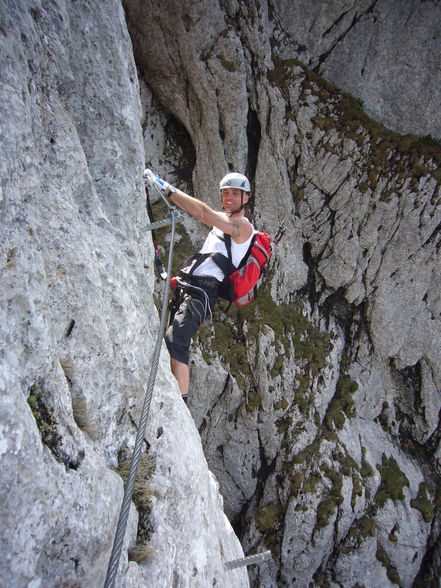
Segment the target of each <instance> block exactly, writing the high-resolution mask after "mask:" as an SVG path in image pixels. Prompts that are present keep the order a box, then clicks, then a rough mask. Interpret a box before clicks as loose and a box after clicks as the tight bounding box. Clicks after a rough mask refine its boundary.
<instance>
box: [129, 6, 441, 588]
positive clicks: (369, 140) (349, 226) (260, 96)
mask: <svg viewBox="0 0 441 588" xmlns="http://www.w3.org/2000/svg"><path fill="white" fill-rule="evenodd" d="M124 5H125V9H126V14H127V18H128V25H129V31H130V34H131V37H132V41H133V43H134V51H135V58H136V61H137V63H138V66H139V68H140V72H141V75H142V77H143V78H144V81H145V83H146V85H145V86H143V87H144V97H143V103H144V105H145V110H146V112H148V113H149V115H150V117H149V119H148V120H147V121H146V129H145V134H144V137H145V145H146V159H147V162H149V161H153V162H158V165H160V166H161V167H160V169H158V171H159V172H160V173H164V175H166V176H167V177H168V178H169V179H171V180H172V181H174V182H176V183H177V184H178V185H179V186H182V187H184V188H186V189H191V190H193V191H194V193H195V194H196V195H198V196H201V197H203V198H204V199H206V200H207V201H208V202H210V203H211V204H215V205H217V204H216V200H217V181H218V180H219V178H220V177H221V176H222V175H223V173H225V172H226V171H227V170H229V169H237V170H239V171H245V172H246V173H247V174H248V175H249V177H250V179H251V180H252V187H253V194H254V197H253V201H252V203H251V214H252V216H253V220H254V222H255V224H256V226H258V227H259V228H265V229H266V230H268V231H270V232H272V233H275V232H276V230H277V226H278V224H279V222H280V221H281V220H285V221H286V222H287V233H286V236H285V237H284V239H283V241H282V242H281V243H280V245H279V246H278V248H277V251H276V252H275V254H274V260H273V266H272V272H270V279H269V280H267V285H266V288H265V289H264V290H263V291H262V293H261V294H260V295H259V298H258V300H257V301H256V303H255V304H254V305H253V306H252V307H250V308H246V309H243V310H240V311H238V310H235V309H230V310H229V311H228V313H226V314H225V313H224V312H223V311H222V309H219V310H218V313H217V316H216V321H215V322H214V324H213V325H212V326H210V325H207V326H206V327H205V328H204V329H203V330H202V331H201V333H200V336H199V338H198V341H197V342H196V345H195V347H194V355H193V360H192V373H191V377H192V389H191V391H192V394H191V398H190V402H189V407H190V410H191V412H192V415H193V417H194V419H195V422H196V424H197V426H198V428H199V431H200V434H201V438H202V442H203V445H204V451H205V455H206V457H207V460H208V463H209V467H210V469H211V470H212V471H213V472H214V474H215V475H216V477H217V479H218V480H219V484H220V488H221V492H222V494H223V497H224V502H225V508H226V512H227V514H228V516H229V518H230V520H231V521H232V522H233V526H234V528H235V529H236V531H237V533H238V534H239V536H240V538H241V541H242V545H243V547H244V549H245V551H246V552H247V553H248V552H249V553H251V552H252V551H253V550H260V549H262V548H269V549H271V551H272V554H273V560H272V561H271V562H269V563H265V564H261V565H260V566H259V567H258V568H255V569H252V570H250V577H251V580H252V584H253V585H255V586H294V585H295V586H305V587H308V586H310V585H318V586H323V585H329V586H356V585H359V586H362V585H363V586H365V587H366V588H367V587H372V588H374V587H377V586H379V585H381V586H393V585H394V584H398V585H400V586H409V587H410V586H413V585H415V586H420V585H421V586H423V585H428V584H429V583H430V581H431V580H435V578H437V577H438V576H439V574H440V553H439V546H438V539H439V525H440V512H439V504H440V502H439V501H440V490H439V488H440V485H439V480H440V474H441V447H440V426H439V421H440V414H441V413H440V409H441V396H440V389H441V373H440V368H439V366H440V365H441V364H440V359H441V358H440V351H439V349H440V337H441V334H440V333H441V329H440V311H441V309H440V298H439V291H440V286H441V275H440V263H439V261H440V259H439V254H440V233H439V227H440V221H441V206H440V181H441V174H440V164H441V149H440V146H439V143H436V142H434V141H432V140H430V139H426V140H419V139H417V138H416V137H411V136H400V135H398V134H397V133H395V132H391V131H389V130H387V129H386V128H385V127H382V126H381V125H379V124H378V122H375V121H374V120H372V119H371V118H369V117H368V116H367V114H366V113H365V112H364V111H363V109H362V108H361V105H360V102H359V101H357V100H356V99H354V98H353V97H351V96H350V95H348V94H345V93H344V92H343V91H341V90H337V89H336V87H335V86H334V85H333V84H330V83H329V82H327V81H326V80H325V79H323V78H322V77H320V76H319V75H317V72H319V73H321V72H323V73H326V75H328V74H329V77H330V78H331V79H335V80H337V81H338V82H339V84H340V83H341V85H342V86H343V88H347V89H350V90H351V92H353V93H356V92H355V88H356V87H357V83H358V81H357V79H355V78H356V76H355V75H351V72H352V69H351V68H352V67H354V68H356V67H359V66H358V65H357V64H359V62H360V60H362V59H365V58H366V59H365V60H366V64H365V67H364V75H365V76H368V77H369V79H374V78H376V79H377V80H380V79H384V78H387V79H392V80H395V79H397V86H396V87H398V88H400V87H402V86H404V85H406V87H409V85H410V82H409V78H408V77H406V76H405V77H400V78H395V72H396V69H395V68H394V67H392V65H391V66H390V67H389V66H388V65H387V63H389V61H387V60H382V59H381V55H383V54H384V53H385V51H386V48H387V47H389V43H390V39H389V38H388V31H389V30H390V27H392V23H391V19H392V17H391V14H392V13H393V10H397V7H398V4H395V3H387V5H386V3H381V2H371V3H369V2H365V3H357V8H356V10H357V11H358V12H355V8H352V7H353V3H351V4H350V5H349V4H346V3H344V2H342V3H339V5H338V8H334V10H335V12H334V13H332V14H331V13H329V14H324V8H323V9H322V11H321V12H320V14H318V11H319V5H320V6H322V7H323V3H312V4H311V3H308V7H306V3H305V6H303V7H302V6H301V3H283V2H275V3H272V4H271V5H270V6H269V5H268V4H267V3H263V2H259V3H255V4H253V3H247V5H246V7H245V6H244V4H243V3H237V2H234V1H232V2H226V3H223V4H222V8H221V7H220V6H219V5H218V4H217V3H215V2H213V3H209V5H207V3H202V2H201V3H198V2H192V3H178V2H172V1H168V2H166V3H161V4H160V5H159V4H157V3H154V2H143V3H139V2H136V1H135V0H126V1H125V3H124ZM333 6H334V7H336V6H337V5H336V4H334V5H333ZM309 7H310V8H309ZM418 7H419V10H420V12H418V14H420V13H421V11H423V12H424V14H425V16H424V18H425V19H428V21H429V20H430V21H431V22H432V23H433V25H431V26H433V27H434V28H433V29H431V30H432V31H435V27H437V26H438V25H439V18H438V17H437V15H438V11H439V4H437V3H429V2H427V3H421V4H418ZM406 14H407V13H406V10H404V11H403V13H402V14H400V15H399V18H398V19H395V20H394V22H395V28H394V35H395V34H396V35H398V34H400V31H403V30H412V31H413V32H414V33H415V37H414V38H412V42H413V41H414V40H415V39H417V38H420V36H421V34H422V33H420V30H419V28H418V27H417V26H415V27H413V28H412V29H406V28H405V27H406V26H409V27H410V26H412V25H411V23H412V19H413V18H416V16H415V15H416V14H417V11H415V12H414V13H409V14H407V17H408V18H407V24H405V15H406ZM153 16H154V17H153ZM300 16H302V17H303V20H299V18H300ZM319 16H320V18H319ZM282 17H283V18H282ZM392 20H393V19H392ZM308 22H310V23H311V27H310V28H312V30H313V31H315V30H317V31H320V35H318V34H315V35H312V33H311V38H309V37H307V38H306V40H302V39H303V37H301V36H300V33H302V35H304V34H306V33H305V31H307V30H308V25H307V23H308ZM376 23H379V25H378V26H377V27H376V28H375V27H374V24H376ZM435 23H436V24H435ZM380 25H381V26H380ZM314 27H315V28H314ZM363 27H364V28H363ZM369 27H371V29H372V31H371V36H370V38H371V39H372V43H371V45H370V49H369V50H368V49H367V48H366V45H365V44H364V43H365V39H364V36H363V35H364V33H363V32H360V31H364V30H366V28H369ZM146 30H148V31H149V33H148V35H146V34H145V31H146ZM357 31H358V32H357ZM312 36H313V37H314V39H312ZM429 37H430V39H432V37H431V36H430V35H429ZM377 38H378V42H377V41H376V39H377ZM393 38H394V37H393ZM407 38H408V39H410V36H408V37H407ZM317 39H318V40H319V41H317ZM405 40H406V37H405V36H404V41H405ZM362 41H363V42H362ZM409 42H410V41H409ZM314 43H315V45H314ZM428 43H429V44H430V42H429V41H428ZM356 44H358V45H357V50H355V49H353V48H354V47H355V45H356ZM301 45H304V46H303V47H301ZM375 48H376V49H375ZM331 49H332V51H331ZM438 50H439V48H438ZM342 53H346V54H350V55H351V57H352V56H353V59H351V60H347V61H346V62H345V61H344V60H343V61H342V60H341V59H339V58H340V56H341V54H342ZM302 55H306V56H307V59H305V60H304V61H305V62H306V63H307V64H309V66H312V67H314V70H315V71H313V70H312V69H310V68H308V67H306V66H305V65H303V64H302V63H301V61H300V60H301V59H302ZM370 55H375V59H370ZM389 57H390V56H389ZM389 57H388V59H389ZM412 58H413V59H415V60H417V53H416V52H414V53H413V57H412ZM390 59H393V56H392V57H390ZM376 60H378V61H377V63H379V64H380V65H381V68H383V70H384V71H380V70H381V68H380V66H379V65H376ZM338 61H339V62H340V64H339V67H338V68H337V67H336V66H335V64H336V63H337V62H338ZM342 63H346V64H347V67H345V68H343V67H342ZM385 64H386V65H385ZM343 69H347V74H348V80H349V81H348V82H347V83H346V81H345V83H343V81H342V80H343V77H344V76H343V71H342V70H343ZM411 69H412V68H409V70H408V72H407V73H409V72H410V70H411ZM430 71H431V65H430V63H429V64H428V69H424V66H423V64H422V63H419V70H418V74H417V75H418V76H421V78H422V77H423V76H429V75H430V74H429V72H430ZM336 72H338V74H339V75H341V76H343V77H342V78H338V76H337V73H336ZM407 73H406V75H407ZM331 74H332V75H331ZM334 74H335V76H334ZM436 75H439V72H438V74H436ZM436 75H435V78H436ZM382 76H384V78H383V77H382ZM366 79H367V78H366ZM413 79H415V80H417V78H413ZM350 83H353V84H354V85H353V86H350V85H349V84H350ZM415 83H417V81H416V82H415ZM378 85H379V86H380V85H381V86H382V87H383V84H380V82H378ZM370 86H372V84H370ZM377 90H378V91H379V88H378V87H377ZM388 91H389V89H388ZM397 93H398V94H399V93H400V91H399V90H397ZM429 93H430V92H429ZM408 94H409V93H408ZM358 95H359V96H361V97H362V99H363V101H364V102H365V104H366V106H367V107H369V108H367V109H368V110H369V111H371V112H374V114H377V115H378V112H377V113H375V109H374V108H373V106H372V105H371V106H369V100H368V98H366V97H365V95H363V94H361V93H360V94H358ZM373 96H374V97H373V98H372V104H374V103H375V101H376V100H378V101H379V102H381V103H383V101H384V102H386V98H381V99H380V98H379V95H378V94H377V95H375V92H374V93H373ZM422 96H424V94H420V100H421V108H419V107H418V109H417V108H416V107H413V106H410V101H407V100H408V98H409V96H408V97H407V98H406V101H405V102H403V103H402V104H403V106H401V105H400V102H399V100H398V99H397V100H396V98H397V97H396V96H395V95H394V104H392V101H389V102H388V104H389V105H388V109H389V112H390V116H391V117H392V118H390V119H388V118H387V117H379V118H380V119H381V120H383V121H384V122H387V124H390V125H391V126H394V127H395V128H397V129H401V130H405V131H406V132H408V131H409V130H414V131H415V132H418V133H421V134H425V133H427V132H431V134H432V135H433V136H439V135H437V133H435V132H432V131H430V130H429V131H428V130H427V129H428V128H432V125H433V121H434V120H435V118H436V120H439V105H436V111H435V112H436V117H434V116H433V114H430V111H431V109H433V108H434V106H433V105H434V103H431V102H430V100H427V101H426V100H424V98H423V97H422ZM404 104H405V106H404ZM396 105H397V106H396ZM403 109H404V110H406V117H407V119H406V120H408V121H411V120H412V121H413V122H414V123H415V127H406V126H399V125H398V124H397V125H395V123H392V122H390V121H391V120H393V117H394V116H395V120H398V119H399V120H404V118H403V117H402V110H403ZM386 110H387V109H386V108H384V112H386ZM420 114H421V120H422V119H424V121H423V122H421V123H420V119H418V116H419V115H420ZM150 121H151V123H150ZM403 124H404V123H403ZM406 124H407V123H406ZM424 125H427V126H426V127H425V126H424ZM433 128H435V126H434V125H433ZM177 130H179V132H177ZM189 146H190V148H189ZM182 154H185V157H182ZM180 157H181V160H182V169H183V170H184V173H182V174H181V172H180V168H179V165H178V164H179V161H180ZM186 157H187V158H188V157H191V158H193V160H194V161H195V165H194V171H193V176H192V178H189V176H188V173H187V172H186V171H185V170H187V163H186V159H185V158H186ZM188 230H189V232H190V234H191V238H192V240H193V242H195V243H196V242H198V240H199V239H200V237H201V235H202V233H203V231H201V230H199V229H197V228H195V226H194V224H193V223H188ZM184 244H185V243H184V240H183V241H182V245H183V246H184ZM178 254H179V252H178Z"/></svg>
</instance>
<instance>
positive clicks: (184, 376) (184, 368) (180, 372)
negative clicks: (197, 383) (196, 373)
mask: <svg viewBox="0 0 441 588" xmlns="http://www.w3.org/2000/svg"><path fill="white" fill-rule="evenodd" d="M170 367H171V371H172V374H173V375H174V377H175V378H176V379H177V381H178V385H179V390H180V391H181V394H182V396H186V395H187V394H188V387H189V383H190V370H189V369H188V365H186V364H185V363H182V361H178V360H177V359H175V358H174V357H171V358H170Z"/></svg>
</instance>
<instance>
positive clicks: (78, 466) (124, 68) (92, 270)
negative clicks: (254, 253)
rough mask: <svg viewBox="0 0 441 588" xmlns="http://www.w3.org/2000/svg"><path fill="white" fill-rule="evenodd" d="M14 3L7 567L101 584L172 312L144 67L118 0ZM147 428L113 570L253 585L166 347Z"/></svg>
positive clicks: (7, 63)
mask: <svg viewBox="0 0 441 588" xmlns="http://www.w3.org/2000/svg"><path fill="white" fill-rule="evenodd" d="M0 14H1V33H2V34H1V40H0V43H1V51H0V54H1V58H0V59H1V72H2V73H1V77H2V84H1V89H0V92H1V100H0V109H1V139H0V149H1V157H0V166H1V187H0V214H1V221H0V222H1V234H2V239H1V260H2V262H1V263H2V265H1V274H2V277H1V288H0V296H1V303H0V309H1V310H0V313H1V321H0V339H1V369H0V388H1V395H2V402H1V408H0V461H1V485H0V501H1V505H2V508H1V512H0V529H1V531H0V545H1V557H0V577H1V582H0V583H1V584H2V586H8V587H17V588H18V587H22V586H32V587H34V588H37V587H38V586H42V587H43V586H45V587H46V586H84V587H86V586H87V587H92V586H102V585H103V583H104V578H105V575H106V570H107V565H108V561H109V557H110V550H111V547H112V542H113V535H114V532H115V529H116V522H117V519H118V514H119V507H120V503H121V499H122V492H123V483H122V479H121V477H120V476H119V475H117V473H116V472H115V471H114V470H113V468H115V467H117V466H119V467H120V466H121V465H122V461H123V458H124V455H130V450H131V448H132V447H133V442H134V438H135V435H136V423H137V422H138V420H139V416H140V410H141V405H142V402H143V397H144V390H145V387H146V382H147V378H148V374H149V370H150V364H151V361H152V353H153V348H154V345H155V341H156V337H157V333H158V328H159V320H158V315H157V312H156V309H155V306H154V303H153V292H154V277H153V266H152V255H153V252H152V246H151V238H150V235H149V233H148V232H147V230H146V224H147V222H148V219H147V215H146V210H145V195H144V187H143V185H142V171H143V169H144V148H143V139H142V127H141V121H142V112H141V104H140V89H139V84H138V79H137V72H136V67H135V62H134V59H133V52H132V45H131V42H130V38H129V35H128V32H127V27H126V22H125V16H124V12H123V9H122V7H121V5H120V3H119V2H115V1H112V0H109V1H105V2H92V1H91V2H88V1H84V2H80V3H78V2H62V1H60V2H56V3H41V2H38V1H35V2H34V1H21V2H3V3H2V5H1V8H0ZM145 441H146V443H145V448H144V449H143V459H144V461H145V460H147V461H148V462H149V463H150V464H151V469H152V468H153V469H154V473H153V475H151V474H149V475H147V471H144V474H145V477H148V478H149V486H145V487H143V488H144V491H145V492H147V494H148V495H149V496H147V498H145V499H144V502H143V504H144V510H143V511H141V510H140V513H141V512H142V513H143V517H144V518H143V517H142V516H141V514H140V517H139V523H140V525H139V529H138V531H139V532H138V543H139V541H140V542H141V545H138V547H143V545H142V544H143V543H144V544H145V543H147V547H148V550H149V554H150V556H149V557H150V559H149V560H146V559H145V557H146V552H145V550H144V563H143V564H142V565H138V564H137V563H135V562H134V561H133V560H132V558H130V560H128V556H127V550H128V547H134V546H135V543H136V542H137V527H138V514H137V511H136V509H135V507H133V508H132V509H131V513H130V517H129V524H128V531H127V535H126V538H125V541H124V545H123V552H122V556H121V559H120V571H119V576H118V577H117V581H116V585H117V586H132V587H135V586H139V587H141V586H143V587H145V586H155V587H157V586H171V585H174V586H188V585H189V582H190V578H191V585H192V586H201V587H202V586H207V585H213V584H215V583H217V585H228V584H229V583H230V582H231V585H237V586H247V585H248V577H247V574H246V571H244V570H243V569H242V570H239V571H231V572H230V571H228V572H227V571H225V567H224V563H225V561H228V560H233V559H237V558H239V557H241V556H243V550H242V548H241V546H240V544H239V541H238V539H237V537H236V536H235V535H234V533H233V531H232V528H231V526H230V524H229V522H228V520H227V519H226V517H225V515H224V512H223V506H222V499H221V497H220V495H219V492H218V485H217V482H216V481H215V479H214V478H213V476H212V474H211V473H210V472H209V470H208V468H207V463H206V461H205V458H204V455H203V452H202V446H201V443H200V438H199V435H198V433H197V430H196V428H195V426H194V423H193V420H192V418H191V416H190V414H189V412H188V411H187V409H186V408H185V406H184V404H183V403H182V401H181V400H180V398H179V393H178V391H177V387H176V383H175V380H174V378H173V377H172V376H171V374H170V371H169V367H168V357H167V353H166V351H165V350H164V351H163V353H162V354H161V360H160V364H159V371H158V377H157V384H156V388H155V393H154V395H153V400H152V404H151V408H150V418H149V421H148V426H147V431H146V434H145ZM152 464H153V465H152ZM153 466H154V467H153ZM141 502H142V501H141ZM146 513H147V514H148V516H147V520H146V519H145V516H146ZM147 535H148V536H149V537H150V539H149V538H148V537H147Z"/></svg>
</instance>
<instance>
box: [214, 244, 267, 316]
mask: <svg viewBox="0 0 441 588" xmlns="http://www.w3.org/2000/svg"><path fill="white" fill-rule="evenodd" d="M224 239H225V246H226V248H227V252H228V260H229V262H230V264H231V267H232V268H234V266H233V265H232V263H231V237H230V235H225V236H224ZM270 258H271V237H270V236H269V235H268V233H261V232H256V233H254V235H253V238H252V240H251V243H250V246H249V247H248V251H247V252H246V253H245V255H244V256H243V258H242V260H241V262H240V264H239V266H238V267H237V268H236V269H233V271H232V272H231V273H228V275H226V277H225V278H224V281H223V283H222V286H221V287H220V289H219V296H221V298H225V300H229V301H230V302H232V303H233V304H236V306H245V305H246V304H249V303H250V302H251V301H252V300H254V298H255V297H256V295H257V289H258V288H259V286H260V284H261V283H262V280H263V278H264V277H265V273H266V268H267V265H268V262H269V260H270Z"/></svg>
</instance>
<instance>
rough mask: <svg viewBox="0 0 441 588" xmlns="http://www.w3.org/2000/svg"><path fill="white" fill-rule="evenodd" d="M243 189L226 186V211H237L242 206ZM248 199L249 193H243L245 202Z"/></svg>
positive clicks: (224, 199) (224, 194)
mask: <svg viewBox="0 0 441 588" xmlns="http://www.w3.org/2000/svg"><path fill="white" fill-rule="evenodd" d="M241 197H242V190H239V189H238V188H225V189H224V190H222V204H223V207H224V210H225V211H226V212H232V211H236V210H238V209H239V208H240V204H241ZM247 201H248V194H247V193H246V192H244V193H243V203H244V204H245V203H246V202H247Z"/></svg>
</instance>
